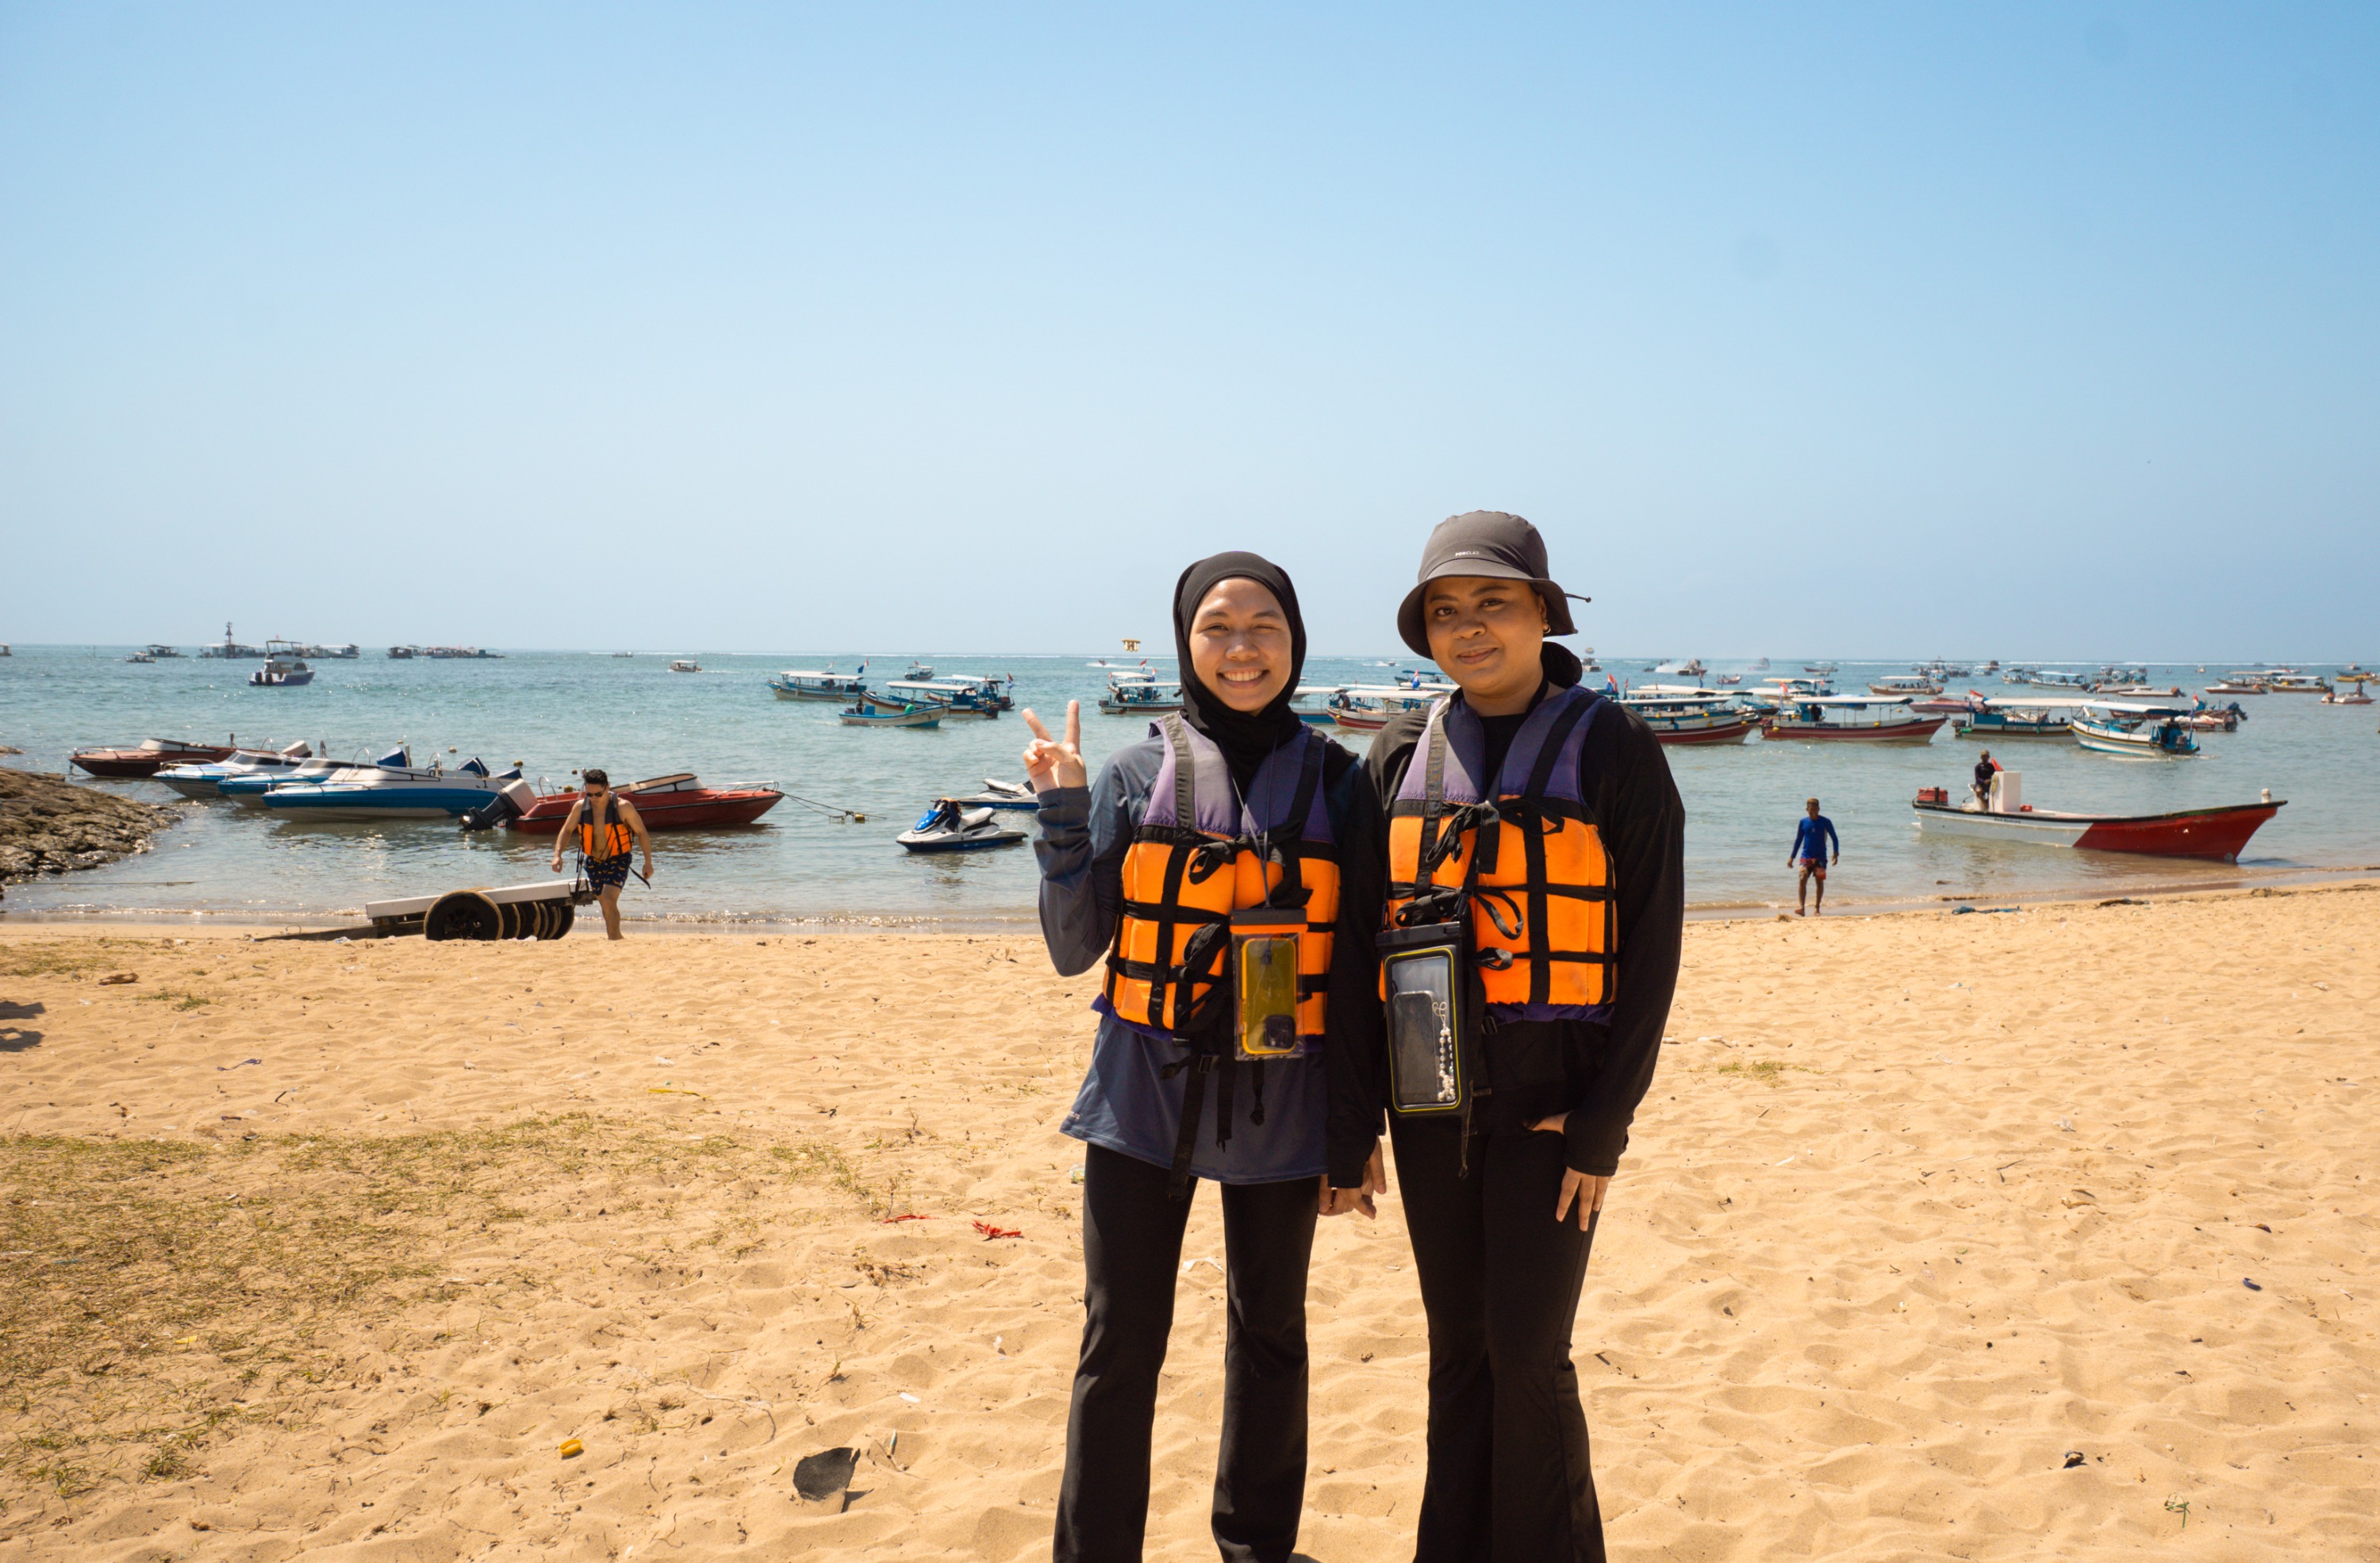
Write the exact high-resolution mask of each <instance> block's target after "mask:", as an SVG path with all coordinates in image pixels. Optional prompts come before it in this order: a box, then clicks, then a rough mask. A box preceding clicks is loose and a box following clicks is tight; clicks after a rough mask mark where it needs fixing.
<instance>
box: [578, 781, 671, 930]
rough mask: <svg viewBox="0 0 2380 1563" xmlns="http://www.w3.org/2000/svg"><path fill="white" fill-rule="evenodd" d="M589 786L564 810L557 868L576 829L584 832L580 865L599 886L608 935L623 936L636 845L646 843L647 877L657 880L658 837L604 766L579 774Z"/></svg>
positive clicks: (597, 897)
mask: <svg viewBox="0 0 2380 1563" xmlns="http://www.w3.org/2000/svg"><path fill="white" fill-rule="evenodd" d="M579 785H580V787H581V788H582V789H583V790H582V791H581V792H580V793H579V794H578V801H577V803H575V804H572V805H571V806H570V812H569V813H568V814H566V815H565V816H563V819H562V829H561V830H557V831H555V832H554V835H553V868H554V872H556V873H560V872H561V871H562V849H563V848H564V847H565V845H566V844H568V842H569V841H570V832H571V831H573V830H577V832H578V836H579V841H578V852H579V867H580V869H581V870H582V871H583V872H584V873H585V874H586V876H587V882H588V883H589V884H590V885H592V886H594V887H595V900H596V903H597V904H599V905H601V907H602V908H603V937H604V938H606V939H618V938H619V937H620V892H621V891H623V890H625V889H626V888H627V884H628V870H629V868H630V867H632V866H634V863H633V856H634V853H635V849H636V848H637V846H642V847H643V848H644V849H645V872H644V875H643V878H644V881H645V883H647V884H649V885H650V884H651V883H652V882H653V838H652V833H651V832H650V831H649V830H646V829H645V821H644V817H643V816H642V815H639V814H638V813H637V806H636V805H635V804H632V803H630V802H629V801H628V800H627V798H626V797H625V795H623V794H619V793H615V792H613V791H612V779H611V778H610V777H609V776H607V775H605V774H604V773H603V772H602V771H600V770H594V769H589V770H586V771H582V772H580V774H579Z"/></svg>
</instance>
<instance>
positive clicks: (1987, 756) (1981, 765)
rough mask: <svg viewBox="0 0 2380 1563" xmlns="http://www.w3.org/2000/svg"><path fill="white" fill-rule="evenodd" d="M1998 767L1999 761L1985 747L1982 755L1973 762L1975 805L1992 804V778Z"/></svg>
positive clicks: (1997, 772)
mask: <svg viewBox="0 0 2380 1563" xmlns="http://www.w3.org/2000/svg"><path fill="white" fill-rule="evenodd" d="M1999 769H2000V762H1999V761H1998V760H1996V759H1994V758H1992V752H1991V751H1990V750H1989V749H1985V751H1984V757H1983V758H1981V759H1979V760H1977V761H1976V762H1975V806H1976V807H1978V808H1989V807H1991V806H1992V778H1993V777H1995V776H1997V775H1998V774H1999Z"/></svg>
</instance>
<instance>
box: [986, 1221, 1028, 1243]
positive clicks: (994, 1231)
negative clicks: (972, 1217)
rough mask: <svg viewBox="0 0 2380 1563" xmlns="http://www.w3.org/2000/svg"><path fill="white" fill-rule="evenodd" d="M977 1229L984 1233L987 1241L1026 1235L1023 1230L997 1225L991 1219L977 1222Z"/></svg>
mask: <svg viewBox="0 0 2380 1563" xmlns="http://www.w3.org/2000/svg"><path fill="white" fill-rule="evenodd" d="M975 1230H977V1231H979V1232H981V1233H982V1234H983V1241H984V1242H991V1241H992V1240H993V1239H994V1238H1021V1237H1023V1236H1024V1235H1025V1234H1024V1233H1023V1232H1021V1231H1016V1230H1012V1229H1010V1228H1007V1227H995V1226H993V1225H992V1224H991V1223H990V1222H989V1221H977V1223H976V1224H975Z"/></svg>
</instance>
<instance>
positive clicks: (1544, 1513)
mask: <svg viewBox="0 0 2380 1563" xmlns="http://www.w3.org/2000/svg"><path fill="white" fill-rule="evenodd" d="M1397 627H1398V630H1399V632H1400V633H1401V634H1402V635H1403V637H1404V641H1405V644H1406V645H1408V646H1410V647H1412V648H1414V649H1415V651H1417V652H1420V653H1421V654H1423V655H1424V656H1427V657H1429V658H1430V659H1432V660H1434V661H1436V662H1437V663H1438V665H1439V667H1440V668H1441V669H1443V670H1444V671H1445V672H1446V674H1447V676H1448V677H1450V678H1451V679H1452V680H1453V681H1454V683H1455V684H1456V685H1457V693H1456V694H1454V695H1453V696H1451V697H1448V698H1447V699H1445V700H1442V701H1439V702H1438V703H1437V704H1436V705H1435V706H1434V707H1433V708H1432V709H1430V710H1429V711H1427V712H1426V713H1425V712H1411V713H1407V714H1405V715H1403V716H1400V717H1398V718H1397V719H1395V720H1393V721H1390V723H1389V725H1388V726H1387V727H1386V728H1385V729H1383V730H1382V731H1381V733H1379V735H1378V737H1376V738H1375V739H1374V740H1373V741H1372V748H1371V753H1370V755H1369V757H1367V758H1366V761H1365V769H1366V773H1367V774H1368V775H1369V776H1370V778H1371V779H1372V782H1373V784H1374V786H1375V787H1376V788H1377V789H1378V795H1379V797H1380V799H1381V801H1382V804H1383V805H1384V806H1385V807H1386V808H1387V810H1388V813H1389V829H1388V840H1389V843H1390V846H1389V871H1388V878H1389V884H1388V890H1387V904H1388V914H1387V916H1386V918H1385V919H1384V928H1383V931H1382V933H1381V934H1380V936H1379V941H1378V942H1379V948H1380V954H1381V963H1382V973H1383V976H1382V992H1383V996H1384V998H1385V1000H1386V1003H1387V1024H1386V1034H1385V1036H1384V1039H1383V1041H1384V1045H1383V1046H1382V1047H1381V1048H1377V1049H1373V1050H1369V1051H1366V1053H1364V1054H1362V1055H1360V1056H1359V1057H1358V1058H1356V1059H1354V1060H1350V1063H1349V1067H1347V1068H1345V1069H1343V1070H1342V1072H1340V1073H1339V1074H1338V1075H1336V1076H1334V1089H1333V1097H1332V1105H1331V1125H1330V1182H1331V1184H1332V1186H1333V1190H1334V1197H1336V1198H1340V1199H1344V1198H1348V1197H1350V1196H1351V1192H1353V1191H1361V1192H1363V1193H1370V1192H1374V1191H1376V1190H1377V1188H1378V1182H1379V1180H1378V1170H1377V1168H1378V1163H1377V1162H1376V1161H1374V1160H1373V1159H1372V1158H1373V1157H1375V1156H1376V1155H1377V1145H1378V1134H1379V1126H1380V1114H1381V1109H1382V1108H1383V1107H1385V1108H1387V1109H1389V1124H1390V1141H1391V1143H1392V1145H1394V1147H1395V1151H1396V1161H1397V1174H1398V1181H1399V1185H1400V1187H1401V1189H1402V1191H1403V1201H1404V1207H1405V1218H1406V1224H1407V1227H1408V1229H1409V1230H1410V1231H1411V1233H1412V1237H1413V1245H1414V1258H1415V1269H1416V1270H1417V1271H1418V1272H1419V1278H1420V1281H1421V1290H1422V1304H1423V1307H1424V1308H1425V1309H1426V1310H1427V1314H1428V1315H1429V1345H1430V1369H1429V1432H1428V1449H1429V1457H1428V1458H1429V1468H1428V1474H1427V1479H1426V1482H1425V1484H1424V1487H1423V1493H1422V1506H1421V1516H1420V1534H1419V1539H1418V1543H1417V1545H1416V1550H1415V1557H1416V1558H1417V1559H1418V1560H1419V1563H1447V1560H1453V1559H1464V1560H1468V1559H1480V1558H1485V1559H1495V1560H1497V1563H1504V1560H1518V1559H1530V1560H1532V1563H1535V1560H1537V1559H1550V1558H1563V1559H1578V1560H1585V1559H1596V1560H1599V1559H1601V1558H1602V1557H1603V1556H1604V1551H1603V1525H1602V1518H1601V1511H1600V1509H1599V1508H1598V1507H1597V1501H1596V1496H1595V1480H1594V1476H1593V1473H1592V1472H1591V1471H1590V1469H1589V1466H1588V1460H1587V1436H1586V1415H1585V1410H1584V1408H1583V1406H1582V1405H1581V1403H1580V1399H1579V1392H1578V1375H1577V1373H1576V1371H1575V1370H1574V1369H1573V1366H1572V1363H1571V1327H1572V1322H1573V1319H1574V1317H1575V1316H1576V1315H1577V1312H1578V1304H1579V1296H1580V1292H1581V1289H1582V1287H1583V1285H1584V1283H1585V1277H1586V1263H1587V1254H1588V1250H1589V1248H1590V1246H1591V1244H1592V1243H1593V1242H1594V1234H1595V1227H1596V1223H1597V1216H1598V1213H1599V1212H1600V1210H1601V1209H1602V1206H1603V1201H1604V1193H1605V1189H1606V1187H1607V1185H1608V1184H1609V1181H1610V1179H1611V1177H1612V1176H1613V1174H1614V1173H1616V1172H1617V1171H1618V1170H1619V1163H1620V1155H1621V1151H1622V1150H1624V1149H1625V1148H1626V1146H1627V1144H1628V1127H1629V1123H1630V1121H1631V1120H1632V1119H1633V1116H1634V1114H1635V1110H1636V1106H1637V1103H1638V1102H1639V1101H1641V1100H1642V1099H1643V1098H1644V1095H1645V1088H1646V1087H1647V1086H1648V1085H1649V1084H1651V1083H1652V1077H1653V1069H1654V1065H1655V1062H1656V1061H1657V1060H1658V1056H1659V1052H1660V1046H1661V1031H1662V1027H1663V1025H1664V1024H1666V1022H1667V1020H1668V1017H1669V1011H1670V996H1671V994H1672V992H1673V991H1674V989H1675V987H1676V986H1677V975H1678V951H1679V943H1680V936H1681V931H1682V928H1681V925H1682V921H1683V917H1684V878H1683V854H1684V848H1683V835H1684V818H1685V811H1684V808H1683V806H1682V805H1681V803H1680V802H1679V800H1678V793H1677V788H1676V787H1675V785H1674V784H1673V783H1672V782H1671V781H1670V770H1669V764H1668V761H1667V760H1666V759H1665V758H1664V757H1662V753H1661V747H1660V745H1659V744H1658V742H1657V741H1656V740H1655V738H1654V736H1653V734H1652V733H1651V732H1650V731H1648V730H1647V729H1646V728H1645V725H1644V723H1643V722H1642V721H1639V720H1638V719H1637V718H1636V717H1635V716H1634V715H1633V713H1631V712H1629V711H1628V710H1627V709H1624V708H1622V707H1621V706H1619V705H1617V704H1615V703H1613V702H1611V701H1609V700H1607V699H1605V698H1603V697H1600V696H1598V695H1596V694H1594V693H1592V692H1590V691H1588V690H1586V689H1584V688H1582V687H1581V686H1580V683H1579V680H1580V674H1581V669H1580V665H1579V661H1578V659H1577V658H1576V657H1574V656H1573V655H1572V654H1571V653H1570V652H1569V651H1567V650H1565V649H1563V648H1560V647H1559V646H1556V645H1553V644H1551V643H1550V642H1549V641H1548V640H1547V638H1546V637H1547V636H1553V635H1570V634H1573V633H1574V626H1573V623H1572V620H1571V614H1570V608H1569V604H1568V601H1567V594H1566V593H1564V592H1563V590H1562V589H1561V588H1560V587H1559V586H1557V585H1556V584H1555V583H1554V581H1553V579H1552V576H1550V574H1549V573H1548V568H1547V562H1546V547H1545V542H1544V539H1541V538H1540V537H1539V536H1538V535H1537V530H1536V527H1532V526H1531V525H1529V523H1528V522H1526V521H1524V520H1523V519H1521V518H1520V517H1519V516H1517V515H1505V514H1503V513H1501V512H1499V511H1474V512H1471V513H1470V514H1468V515H1457V516H1455V517H1453V518H1451V520H1448V521H1446V522H1443V523H1441V524H1440V525H1439V527H1438V529H1437V530H1436V531H1434V532H1433V533H1431V534H1430V539H1429V542H1428V545H1427V548H1425V549H1424V551H1423V553H1422V563H1421V571H1420V577H1419V580H1418V582H1417V584H1416V585H1415V588H1414V589H1413V591H1412V592H1411V593H1410V594H1408V595H1407V596H1406V598H1405V600H1404V602H1403V605H1402V606H1401V607H1400V608H1399V610H1398V612H1397Z"/></svg>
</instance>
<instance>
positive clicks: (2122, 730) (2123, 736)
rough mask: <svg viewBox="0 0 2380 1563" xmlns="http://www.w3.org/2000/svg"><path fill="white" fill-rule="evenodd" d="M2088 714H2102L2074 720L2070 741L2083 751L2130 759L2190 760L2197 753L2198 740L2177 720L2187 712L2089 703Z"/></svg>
mask: <svg viewBox="0 0 2380 1563" xmlns="http://www.w3.org/2000/svg"><path fill="white" fill-rule="evenodd" d="M2088 711H2089V712H2090V713H2100V712H2104V713H2106V714H2104V715H2099V714H2080V713H2078V714H2077V715H2076V716H2075V717H2074V719H2073V722H2072V725H2073V728H2074V741H2075V742H2076V743H2078V744H2080V745H2083V747H2084V748H2086V749H2091V750H2094V751H2095V752H2097V753H2099V754H2103V755H2124V756H2127V757H2131V758H2133V759H2193V758H2195V757H2197V756H2198V755H2199V753H2200V752H2201V751H2200V749H2199V747H2198V740H2197V739H2196V738H2194V737H2192V736H2191V731H2190V728H2189V726H2188V724H2187V723H2185V722H2184V721H2182V720H2181V719H2182V718H2184V717H2187V716H2190V715H2192V714H2193V713H2192V710H2191V709H2188V708H2185V707H2179V706H2163V705H2146V704H2143V703H2141V702H2139V701H2133V700H2093V701H2091V702H2090V703H2089V707H2088Z"/></svg>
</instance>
